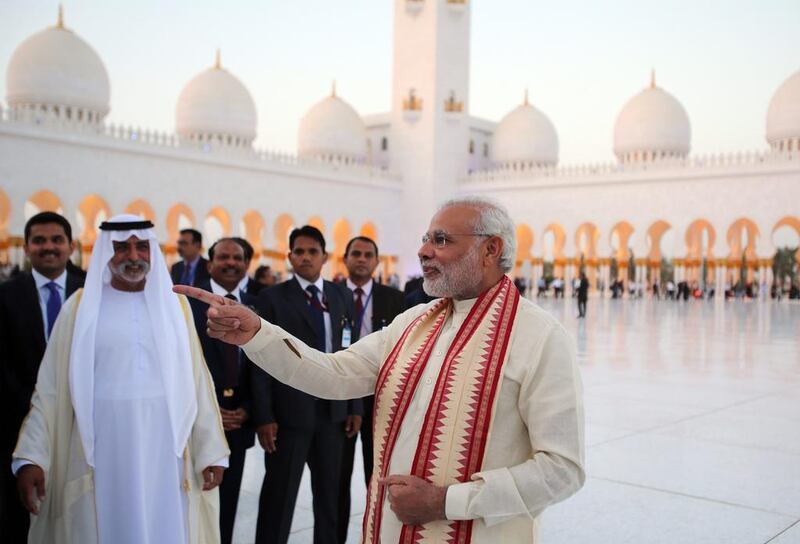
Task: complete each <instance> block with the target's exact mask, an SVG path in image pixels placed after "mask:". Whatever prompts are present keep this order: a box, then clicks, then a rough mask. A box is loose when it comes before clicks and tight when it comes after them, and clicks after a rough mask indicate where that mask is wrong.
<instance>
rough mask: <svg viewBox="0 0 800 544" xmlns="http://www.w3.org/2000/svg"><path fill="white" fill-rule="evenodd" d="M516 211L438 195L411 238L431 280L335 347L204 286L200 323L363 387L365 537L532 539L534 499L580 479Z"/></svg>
mask: <svg viewBox="0 0 800 544" xmlns="http://www.w3.org/2000/svg"><path fill="white" fill-rule="evenodd" d="M514 230H515V229H514V223H513V221H512V220H511V218H510V217H509V215H508V213H507V212H506V211H505V210H504V209H503V208H502V207H500V206H499V205H498V204H496V203H494V202H492V201H489V200H486V199H481V198H463V199H458V200H454V201H450V202H448V203H446V204H445V205H444V206H443V207H442V208H441V209H440V210H439V212H437V213H436V215H435V216H434V217H433V219H432V220H431V223H430V227H429V230H428V232H427V233H426V234H425V235H424V236H423V238H422V247H421V248H420V250H419V258H420V261H421V264H422V271H423V274H424V277H425V279H424V289H425V291H426V292H427V293H429V294H431V295H433V296H438V297H443V298H440V299H438V300H434V301H433V302H431V303H429V304H427V305H420V306H417V307H415V308H412V309H410V310H408V311H406V312H405V313H403V314H401V315H399V316H398V317H397V318H395V320H394V321H393V322H392V323H391V325H389V326H388V327H386V328H384V329H383V330H380V331H377V332H375V333H373V334H370V335H368V336H366V337H364V338H362V339H361V340H359V341H358V342H356V343H355V344H353V345H352V346H351V347H350V348H349V349H347V350H345V351H340V352H337V353H320V352H318V351H316V350H314V349H312V348H310V347H307V346H305V345H304V344H302V343H301V342H299V341H298V340H297V339H295V338H293V337H292V336H291V335H289V334H287V333H286V332H284V331H283V330H281V329H280V328H278V327H275V326H274V325H271V324H269V323H267V322H266V321H263V320H261V319H259V318H258V316H256V315H255V314H254V313H252V312H251V311H249V310H248V309H247V308H245V307H244V306H240V305H235V304H232V303H231V301H228V300H225V299H223V298H222V297H218V296H216V295H213V294H211V293H208V292H206V291H202V290H200V289H196V288H192V287H187V286H178V287H175V290H176V291H177V292H179V293H184V294H187V295H190V296H193V297H197V298H200V299H201V300H205V301H207V302H209V303H210V304H211V307H210V308H209V311H208V328H209V334H211V335H212V336H215V337H217V338H220V339H222V340H224V341H227V342H230V343H234V344H241V345H242V347H243V348H244V350H245V352H246V353H247V355H248V356H249V357H250V359H251V360H252V361H254V362H255V363H256V364H258V365H259V366H261V367H262V368H264V369H265V370H266V371H267V372H269V373H270V374H272V375H273V376H274V377H275V378H276V379H278V380H281V381H283V382H285V383H287V384H289V385H291V386H292V387H295V388H297V389H302V390H303V391H306V392H307V393H309V394H312V395H315V396H317V397H324V398H337V399H346V398H352V397H363V396H365V395H367V394H370V393H373V392H374V394H375V412H374V414H375V415H374V437H375V446H374V456H375V457H374V466H375V469H374V473H373V479H372V482H371V484H370V487H369V491H368V497H367V508H366V512H365V514H364V524H363V529H364V534H363V540H364V542H367V543H377V542H383V543H394V542H404V543H405V542H408V543H411V542H426V543H427V542H475V543H492V544H496V543H499V542H514V543H520V542H535V541H536V526H537V518H538V516H539V514H540V513H541V512H542V511H543V510H544V509H545V508H546V507H547V506H549V505H551V504H554V503H556V502H558V501H561V500H563V499H565V498H567V497H569V496H570V495H572V494H573V493H575V492H576V491H577V490H578V489H579V488H580V487H581V486H582V485H583V481H584V478H585V476H584V469H583V463H584V444H583V402H582V390H581V384H580V377H579V373H578V369H577V365H576V363H575V353H574V348H573V342H572V341H571V339H570V338H569V336H568V334H567V333H566V331H565V330H564V329H563V328H562V327H561V325H560V324H559V323H558V322H557V321H556V320H555V319H554V318H553V317H551V316H550V315H549V314H547V313H546V312H545V311H543V310H542V309H540V308H539V307H537V306H536V305H534V304H533V303H531V302H530V301H528V300H526V299H523V298H521V297H520V295H519V292H518V290H517V289H516V288H515V287H514V285H513V283H512V282H511V281H510V280H509V279H508V277H507V276H506V275H505V273H506V272H509V271H510V270H511V269H512V267H513V266H514V247H515V240H514V238H515V237H514Z"/></svg>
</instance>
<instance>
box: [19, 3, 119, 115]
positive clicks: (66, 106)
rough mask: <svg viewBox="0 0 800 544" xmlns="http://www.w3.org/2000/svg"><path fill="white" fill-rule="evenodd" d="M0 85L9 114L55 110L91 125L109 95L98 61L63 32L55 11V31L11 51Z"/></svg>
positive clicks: (76, 39) (104, 109)
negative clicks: (6, 101) (87, 121)
mask: <svg viewBox="0 0 800 544" xmlns="http://www.w3.org/2000/svg"><path fill="white" fill-rule="evenodd" d="M6 79H7V87H6V99H7V100H8V105H9V106H10V108H11V109H12V110H14V109H17V110H22V109H26V108H28V109H34V108H36V109H39V108H40V107H42V106H45V107H47V108H56V107H58V108H63V110H59V112H60V113H64V114H65V115H69V117H70V118H72V119H75V120H78V119H83V120H90V121H94V122H99V121H101V120H102V119H103V117H105V116H106V114H108V110H109V101H110V96H111V91H110V84H109V81H108V73H107V72H106V68H105V66H104V65H103V61H102V60H101V59H100V57H99V56H98V55H97V53H96V52H95V51H94V49H92V47H91V46H90V45H89V44H88V43H86V42H85V41H83V40H82V39H81V38H80V37H78V35H77V34H75V33H74V32H72V31H71V30H69V29H67V28H65V27H64V22H63V15H62V12H61V10H59V17H58V24H56V26H53V27H50V28H46V29H44V30H42V31H40V32H37V33H36V34H34V35H33V36H31V37H29V38H28V39H26V40H25V41H24V42H22V43H21V44H20V45H19V46H18V47H17V49H16V50H15V51H14V53H13V55H12V56H11V60H10V62H9V63H8V72H7V76H6ZM64 110H68V111H64ZM73 110H74V114H75V115H74V116H73V115H72V112H73ZM53 111H54V110H53ZM84 114H85V116H84Z"/></svg>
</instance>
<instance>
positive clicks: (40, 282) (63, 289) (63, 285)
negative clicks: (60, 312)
mask: <svg viewBox="0 0 800 544" xmlns="http://www.w3.org/2000/svg"><path fill="white" fill-rule="evenodd" d="M31 274H32V275H33V280H34V281H35V282H36V292H37V293H39V307H40V308H41V310H42V324H43V325H44V327H43V328H44V341H45V342H47V341H48V340H49V334H48V332H47V303H48V302H49V301H50V289H48V288H47V287H46V285H47V284H48V283H50V282H51V281H53V282H55V284H56V286H58V294H59V295H60V296H61V305H62V306H63V305H64V300H65V299H66V295H67V271H66V270H64V271H63V272H62V273H61V275H60V276H59V277H57V278H56V279H54V280H51V279H50V278H48V277H45V276H43V275H42V274H40V273H39V272H37V271H36V270H35V269H34V270H31Z"/></svg>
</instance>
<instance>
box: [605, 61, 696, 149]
mask: <svg viewBox="0 0 800 544" xmlns="http://www.w3.org/2000/svg"><path fill="white" fill-rule="evenodd" d="M691 134H692V132H691V125H690V123H689V116H688V115H687V114H686V110H685V109H683V106H682V105H681V103H680V102H678V100H677V99H676V98H675V97H674V96H672V95H671V94H669V93H668V92H666V91H665V90H663V89H661V88H660V87H656V83H655V76H653V78H652V80H651V82H650V86H649V87H648V88H646V89H645V90H643V91H642V92H640V93H639V94H637V95H636V96H634V97H633V98H631V99H630V100H628V103H627V104H625V106H624V107H623V108H622V111H621V112H620V114H619V115H618V116H617V122H616V124H615V125H614V153H615V154H616V156H617V159H619V161H620V162H635V161H647V160H655V159H661V158H667V157H685V156H686V155H687V154H688V153H689V149H690V147H691V137H692V136H691Z"/></svg>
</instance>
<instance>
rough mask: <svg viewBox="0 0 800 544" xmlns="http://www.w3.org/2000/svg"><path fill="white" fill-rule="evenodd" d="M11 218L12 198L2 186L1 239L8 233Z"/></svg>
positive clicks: (0, 209) (0, 198) (0, 196)
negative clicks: (10, 198)
mask: <svg viewBox="0 0 800 544" xmlns="http://www.w3.org/2000/svg"><path fill="white" fill-rule="evenodd" d="M10 219H11V200H9V198H8V195H7V194H6V192H5V191H4V190H3V188H2V187H0V240H4V239H5V238H6V236H7V235H8V221H9V220H10Z"/></svg>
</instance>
